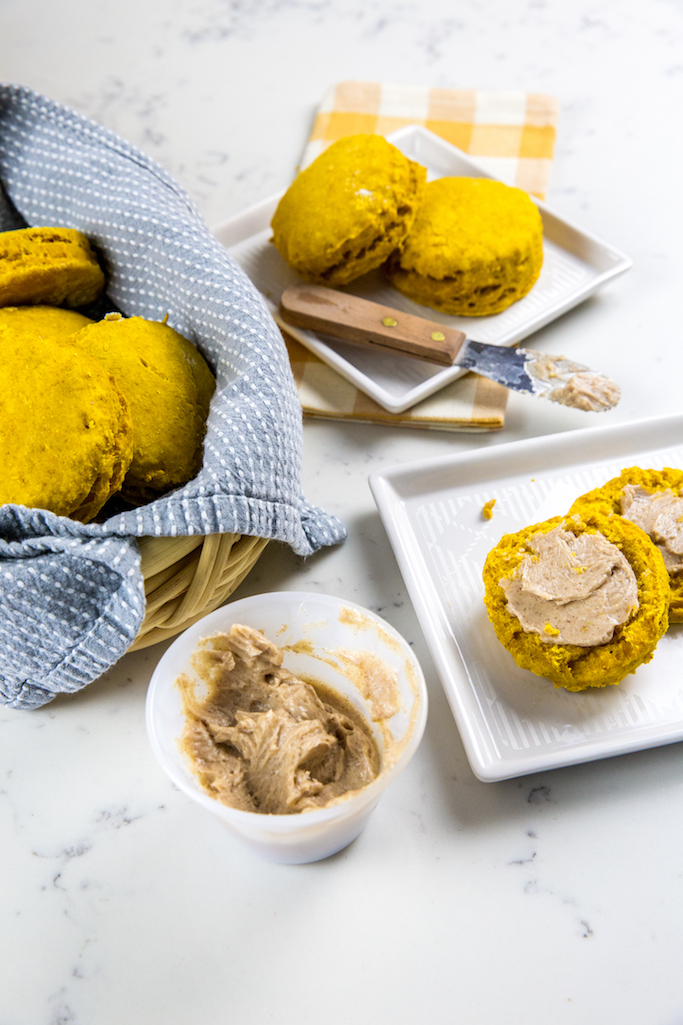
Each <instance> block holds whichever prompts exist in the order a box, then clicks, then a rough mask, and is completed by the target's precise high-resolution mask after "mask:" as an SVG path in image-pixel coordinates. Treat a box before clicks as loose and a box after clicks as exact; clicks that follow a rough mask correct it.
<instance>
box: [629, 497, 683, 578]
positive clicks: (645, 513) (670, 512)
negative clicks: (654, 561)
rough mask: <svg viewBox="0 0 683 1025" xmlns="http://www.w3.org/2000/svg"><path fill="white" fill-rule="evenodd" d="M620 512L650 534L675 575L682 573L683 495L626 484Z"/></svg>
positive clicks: (668, 568)
mask: <svg viewBox="0 0 683 1025" xmlns="http://www.w3.org/2000/svg"><path fill="white" fill-rule="evenodd" d="M621 515H622V516H625V517H626V519H627V520H630V521H631V523H635V524H636V526H637V527H640V529H641V530H644V531H645V533H646V534H649V535H650V537H651V538H652V540H653V541H654V543H655V544H656V546H657V548H659V550H660V552H661V553H662V556H663V557H664V565H665V566H666V568H667V570H668V571H669V573H671V575H672V576H673V575H674V574H677V573H681V572H683V498H678V497H677V496H676V495H675V494H674V492H673V491H672V490H671V489H670V488H666V490H665V491H655V492H654V493H653V492H651V491H648V490H647V489H646V488H643V487H640V486H639V485H636V484H627V485H626V487H625V488H624V490H623V491H622V493H621Z"/></svg>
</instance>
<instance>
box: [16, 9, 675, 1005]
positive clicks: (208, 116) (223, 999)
mask: <svg viewBox="0 0 683 1025" xmlns="http://www.w3.org/2000/svg"><path fill="white" fill-rule="evenodd" d="M682 42H683V10H682V9H681V6H680V4H678V3H673V2H668V0H651V2H650V3H647V4H643V3H641V2H639V0H600V2H599V3H595V2H593V3H588V2H587V0H578V2H577V3H575V4H567V3H564V2H563V0H521V2H520V3H513V2H511V0H487V2H484V0H460V2H458V3H457V4H454V3H453V2H452V0H432V2H430V3H429V4H419V3H417V2H408V0H406V2H403V0H365V2H361V0H249V2H243V0H191V2H190V0H164V2H162V0H148V2H147V3H144V4H141V3H139V2H138V0H119V2H118V3H117V4H116V5H111V4H108V3H107V2H106V0H87V2H86V0H72V2H71V3H69V4H53V3H52V4H51V3H49V2H48V0H0V68H2V75H3V77H4V78H5V79H6V80H8V81H16V82H22V83H24V84H26V85H29V86H31V87H32V88H35V89H39V90H41V91H43V92H45V93H46V94H47V95H49V96H50V97H52V98H53V99H55V100H58V101H61V102H66V103H69V104H71V105H72V106H73V107H75V108H76V109H77V110H78V111H80V112H81V113H83V114H85V115H87V116H90V117H92V118H94V119H96V120H97V121H100V122H102V123H104V124H105V125H108V126H109V127H111V128H113V129H114V130H115V131H117V132H119V133H121V134H122V135H124V136H126V137H127V138H129V139H130V140H131V142H133V143H135V144H136V145H138V146H140V147H141V148H142V149H143V150H145V151H146V152H147V153H149V154H150V155H151V156H152V157H154V158H155V159H156V160H158V161H159V162H160V163H161V164H162V165H163V166H164V167H165V168H167V169H168V171H169V172H170V173H171V174H173V175H174V176H175V177H176V178H177V179H178V180H179V181H180V183H181V184H182V185H183V186H184V187H185V188H186V189H187V190H188V192H189V193H190V195H191V196H192V198H193V199H194V200H195V202H196V203H197V204H198V206H199V208H200V210H201V212H202V213H203V215H204V216H205V218H206V219H207V221H208V222H209V223H210V224H215V223H217V222H219V221H220V220H222V219H224V218H226V217H229V216H231V215H233V214H234V213H236V212H238V211H240V210H243V209H245V208H246V207H248V206H249V205H250V204H252V203H254V202H257V201H259V200H261V199H263V198H265V197H266V196H268V195H270V194H272V193H273V192H275V191H277V190H278V189H281V188H283V187H285V186H286V185H287V183H288V182H289V181H290V180H291V177H292V175H293V174H294V172H295V168H296V166H297V163H298V160H299V158H300V156H301V153H302V150H303V147H304V144H305V142H306V140H307V137H308V133H309V129H310V125H311V122H312V118H313V114H314V111H315V109H316V106H317V105H318V103H319V102H320V100H321V98H322V96H323V94H324V93H325V91H326V90H327V89H328V88H329V86H330V85H332V84H334V83H335V82H339V81H344V80H349V79H354V78H355V79H358V80H362V81H392V82H406V83H409V84H432V85H437V86H443V87H459V88H488V89H501V90H506V89H514V90H529V91H539V92H547V93H550V94H552V95H555V96H557V98H558V100H559V105H560V122H559V132H558V139H557V149H556V157H555V161H554V165H553V171H552V177H551V185H550V191H549V195H548V201H549V202H550V203H551V204H552V205H554V206H556V207H557V209H558V211H559V212H560V213H562V214H563V216H565V217H567V218H569V219H574V220H575V221H576V222H577V223H578V224H580V225H581V226H582V227H585V228H586V229H588V230H590V231H593V232H594V233H595V234H597V235H599V236H600V237H602V238H604V239H606V240H608V241H610V242H611V243H612V244H613V245H615V246H616V247H618V248H620V249H623V250H624V251H625V252H627V253H628V254H629V255H630V256H631V257H632V258H633V259H634V268H633V270H632V271H630V272H629V274H628V275H626V276H624V278H622V279H620V280H619V281H617V282H615V283H613V284H612V285H610V286H609V287H608V288H606V289H605V290H604V291H603V292H601V293H600V294H599V295H598V296H596V297H595V298H594V299H592V300H590V301H589V302H587V303H585V304H583V305H582V306H580V307H577V308H576V309H575V310H573V311H572V312H570V313H569V314H567V315H565V316H564V317H562V318H561V319H560V320H559V321H557V322H555V323H554V324H552V325H550V326H548V327H546V328H544V329H542V330H541V331H540V332H539V334H538V337H537V338H535V339H534V347H535V348H538V349H539V350H542V351H549V352H553V353H557V354H566V355H568V356H569V357H570V358H572V359H575V360H577V361H578V362H583V363H586V364H587V365H597V364H598V362H599V365H600V368H601V369H602V370H603V371H604V372H605V373H607V374H609V375H610V376H611V377H613V378H614V379H615V380H617V381H618V382H619V384H620V385H621V387H622V392H623V398H622V401H621V403H620V405H619V406H618V407H617V409H616V410H614V411H612V412H610V413H608V414H601V415H599V414H583V413H580V412H578V411H576V410H570V409H562V408H560V407H557V408H555V407H554V406H552V407H551V406H550V404H546V405H548V406H549V408H547V409H546V408H545V406H544V404H543V403H533V402H529V400H527V399H525V398H524V397H521V396H520V397H518V396H512V397H511V399H510V403H509V406H508V412H507V419H506V428H505V431H504V432H501V434H500V435H497V436H493V435H492V436H483V435H478V436H472V435H457V434H455V435H448V434H440V433H438V432H432V431H417V430H414V431H413V430H402V429H398V428H391V427H380V426H367V425H361V424H353V425H346V426H344V425H341V424H334V423H325V422H322V421H320V422H311V423H307V424H306V426H305V439H304V480H303V488H304V492H305V493H306V495H307V497H308V499H309V500H310V501H311V502H314V503H316V504H318V505H321V506H323V507H324V508H326V509H329V510H330V511H332V512H334V513H335V514H336V515H338V516H339V517H340V518H341V519H342V520H344V522H345V523H346V525H347V527H348V530H349V537H348V540H347V541H346V542H345V543H344V545H342V546H339V547H336V548H331V549H327V550H325V551H322V552H320V553H318V554H316V555H315V556H312V557H310V558H307V559H301V558H298V557H297V556H295V555H293V553H292V552H291V551H290V550H289V549H288V548H286V547H285V546H282V545H278V544H272V545H271V546H269V548H268V549H267V550H266V552H265V554H264V555H263V556H262V558H261V560H260V561H259V563H258V564H257V565H256V567H255V569H254V570H253V572H252V573H251V575H250V576H249V577H248V578H247V580H246V581H245V582H244V583H243V584H242V585H241V587H240V589H239V590H238V592H237V594H236V597H242V596H244V595H247V594H252V593H258V592H259V591H266V590H276V589H282V590H287V589H292V590H294V589H297V590H306V589H310V590H314V591H320V592H323V593H330V594H338V595H341V596H343V597H346V598H349V599H350V600H353V601H356V602H359V603H360V604H362V605H364V606H366V607H368V608H371V609H373V610H374V611H377V612H378V613H379V614H380V615H382V616H384V617H385V618H386V619H387V620H388V621H389V622H391V623H392V624H393V625H394V626H395V627H396V628H397V629H398V630H399V631H400V632H401V633H402V634H403V635H404V636H405V637H406V638H407V639H408V640H409V642H410V643H411V644H412V646H413V648H414V650H415V652H416V654H417V656H418V658H419V659H420V661H421V663H422V665H423V667H424V669H425V673H426V676H427V681H428V687H429V691H430V715H429V722H428V724H427V731H426V734H425V737H424V740H423V742H422V745H421V747H420V750H419V751H418V753H417V755H416V756H415V758H414V760H413V762H411V765H410V767H409V769H408V770H407V771H406V772H405V773H404V774H403V775H402V776H401V778H400V779H399V780H397V781H396V782H395V784H393V785H392V787H391V788H390V789H389V790H388V791H387V792H386V794H385V795H384V797H383V798H382V801H381V802H380V804H379V806H378V808H377V810H376V812H375V813H374V814H373V817H372V819H371V821H370V823H369V825H368V827H367V828H366V830H365V831H364V832H363V833H362V834H361V836H360V837H359V838H358V840H357V841H355V842H354V843H353V844H352V845H351V846H350V847H348V848H347V849H346V850H344V851H342V852H340V853H339V854H338V855H335V856H334V857H333V858H331V859H328V860H327V861H325V862H320V863H318V864H315V865H309V866H299V867H296V868H289V867H287V866H279V865H270V864H268V863H266V862H261V861H259V860H258V859H257V858H255V857H254V856H252V855H250V854H249V853H248V851H246V849H243V848H242V847H241V846H240V845H239V844H237V843H235V842H234V841H232V840H231V838H230V837H229V836H228V835H226V834H225V833H224V832H223V830H222V829H221V827H220V824H218V823H215V822H213V820H212V819H211V818H210V817H209V816H206V815H204V814H203V813H202V810H201V809H200V808H197V807H195V806H193V805H191V804H190V802H189V800H187V799H186V798H185V797H184V795H183V794H181V793H180V792H179V791H177V790H175V789H174V788H173V787H172V786H171V785H170V783H168V781H167V780H166V778H165V777H164V776H163V774H162V773H161V770H160V769H159V768H158V766H157V764H156V762H155V760H154V758H153V756H152V754H151V751H150V749H149V745H148V742H147V737H146V733H145V725H144V699H145V691H146V686H147V683H148V681H149V678H150V675H151V672H152V670H153V667H154V665H155V664H156V661H157V659H158V658H159V657H160V656H161V654H162V653H163V651H164V650H165V647H166V645H159V646H157V647H154V648H151V649H146V650H143V651H142V652H137V653H134V654H132V655H127V656H125V657H124V658H123V659H122V660H121V662H120V663H119V664H118V665H117V666H115V667H114V669H112V670H111V671H110V672H109V673H107V674H106V675H105V677H103V678H102V679H100V680H98V681H96V682H95V683H94V684H92V685H91V686H90V687H88V688H87V689H86V690H85V691H84V692H83V693H81V694H77V695H74V696H72V697H63V698H59V699H57V700H56V701H55V702H53V703H52V704H51V705H50V706H48V707H47V708H45V709H40V710H38V711H35V712H26V713H20V712H11V711H8V710H7V709H3V710H0V869H1V871H0V920H1V921H2V928H1V929H0V955H1V956H0V1025H120V1023H121V1022H126V1025H156V1023H157V1022H160V1023H161V1022H163V1025H187V1023H188V1022H192V1023H195V1022H201V1021H210V1022H214V1021H216V1022H221V1023H222V1022H224V1021H225V1022H228V1021H230V1022H232V1021H239V1022H241V1023H243V1025H263V1023H264V1022H269V1021H277V1022H278V1025H301V1023H302V1022H309V1021H313V1020H315V1021H319V1020H321V1017H324V1019H325V1021H326V1022H327V1023H328V1025H346V1023H347V1022H348V1021H354V1022H357V1023H358V1025H370V1023H375V1022H380V1023H382V1025H383V1023H385V1022H390V1023H391V1025H414V1023H415V1022H416V1021H429V1022H430V1023H434V1025H451V1023H452V1022H455V1021H457V1022H463V1023H467V1025H493V1023H498V1022H505V1023H506V1025H508V1023H509V1025H549V1023H552V1025H598V1023H599V1025H602V1023H604V1022H619V1025H643V1023H647V1025H680V1023H681V1021H683V997H682V996H681V989H680V984H679V982H678V979H679V976H680V962H681V957H682V956H683V876H682V874H681V868H680V865H681V857H682V854H683V851H682V847H683V842H682V838H681V828H680V818H681V815H680V809H681V802H682V800H683V761H682V760H681V758H680V750H679V747H680V746H679V745H671V746H669V747H662V748H658V749H653V750H649V751H642V752H639V753H638V754H634V755H627V756H622V757H619V758H613V759H609V760H606V761H602V762H592V763H588V764H586V765H578V766H574V767H572V768H567V769H560V770H556V771H554V772H547V773H540V774H538V775H537V776H532V777H528V778H525V779H521V780H512V781H507V782H504V783H500V784H484V783H480V782H479V781H478V780H476V779H475V778H474V777H473V775H472V773H471V771H470V768H469V765H468V762H467V759H466V757H465V752H464V750H463V747H462V743H461V741H460V738H459V736H458V732H457V729H456V727H455V723H454V720H453V715H452V713H451V709H450V708H449V706H448V703H447V701H446V698H445V696H444V692H443V690H442V688H441V685H440V682H439V678H438V675H437V671H436V667H435V666H434V665H433V664H432V662H431V660H430V657H429V654H428V652H427V648H426V645H425V642H424V639H423V637H422V635H421V632H420V629H419V626H418V624H417V620H416V618H415V614H414V612H413V609H412V606H411V603H410V600H409V598H408V595H407V593H406V589H405V585H404V583H403V580H402V577H401V573H400V571H399V568H398V566H397V565H396V562H395V560H394V557H393V555H392V552H391V549H390V547H389V544H388V541H387V539H386V535H385V533H384V530H383V528H382V526H381V523H380V522H379V519H378V516H377V513H376V510H375V507H374V504H373V501H372V497H371V495H370V491H369V489H368V485H367V476H368V473H369V472H370V471H371V470H372V469H374V468H376V467H383V466H390V465H393V464H394V463H400V462H408V461H412V460H421V459H428V458H432V457H435V456H439V455H445V454H448V453H451V452H453V451H454V450H456V451H462V452H466V451H479V450H483V449H486V448H488V447H489V446H491V445H498V444H501V443H503V442H505V441H508V440H510V441H511V440H517V439H523V438H529V437H535V436H539V435H543V434H551V433H555V432H558V431H568V430H571V431H573V430H576V429H579V428H581V427H584V426H595V425H598V424H604V425H605V426H607V425H609V424H615V423H625V422H630V421H632V420H635V419H638V418H640V417H649V416H655V415H659V414H662V415H663V414H667V413H674V412H679V411H680V379H681V373H683V355H682V353H681V345H680V337H679V335H680V330H679V327H678V324H679V316H680V314H679V301H678V295H679V293H680V280H681V277H682V275H683V267H682V266H681V264H682V263H683V256H682V254H681V248H680V238H681V234H682V232H683V223H682V219H681V213H680V201H679V193H680V166H681V159H680V157H681V154H680V148H681V144H680V132H679V131H678V130H677V125H678V123H679V121H680V110H681V106H682V103H683V60H682V59H681V52H682V51H681V43H682ZM644 343H645V344H644ZM598 354H599V357H600V358H599V361H598ZM598 416H601V419H596V417H598ZM331 968H334V969H335V970H336V971H337V976H336V978H337V980H341V982H339V981H336V982H334V983H331V982H330V978H331ZM331 988H332V992H333V995H332V997H330V990H331ZM322 1008H324V1012H323V1011H322V1010H321V1009H322Z"/></svg>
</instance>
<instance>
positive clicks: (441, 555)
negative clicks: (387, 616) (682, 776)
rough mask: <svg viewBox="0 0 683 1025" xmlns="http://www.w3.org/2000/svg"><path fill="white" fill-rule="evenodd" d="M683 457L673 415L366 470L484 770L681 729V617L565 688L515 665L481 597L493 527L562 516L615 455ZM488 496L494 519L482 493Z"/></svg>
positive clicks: (645, 460)
mask: <svg viewBox="0 0 683 1025" xmlns="http://www.w3.org/2000/svg"><path fill="white" fill-rule="evenodd" d="M635 465H638V466H642V467H651V468H655V469H660V468H661V467H663V466H675V467H683V416H676V417H666V418H661V419H655V420H644V421H641V422H638V423H634V424H629V425H625V426H621V425H617V426H614V427H607V428H595V429H587V430H580V431H572V432H570V433H567V434H556V435H551V436H549V437H544V438H536V439H533V440H530V441H520V442H514V443H512V444H509V445H499V446H495V447H493V448H490V449H488V450H487V451H481V450H477V451H476V452H471V453H467V454H464V455H460V456H452V457H447V458H440V459H434V460H430V461H428V462H424V463H412V464H404V465H403V466H397V467H393V468H389V469H387V470H381V471H376V472H375V473H373V474H372V476H371V478H370V486H371V488H372V492H373V494H374V497H375V501H376V502H377V506H378V508H379V512H380V515H381V517H382V520H383V522H384V526H385V527H386V530H387V533H388V535H389V538H390V541H391V544H392V546H393V549H394V552H395V553H396V558H397V560H398V563H399V566H400V568H401V571H402V573H403V576H404V578H405V581H406V584H407V586H408V590H409V592H410V595H411V598H412V601H413V604H414V606H415V610H416V612H417V615H418V618H419V620H420V623H421V625H422V629H423V631H424V634H425V637H426V639H427V643H428V645H429V647H430V650H431V653H432V656H433V658H434V661H435V663H436V666H437V669H438V672H439V675H440V677H441V682H442V684H443V686H444V689H445V691H446V694H447V696H448V700H449V703H450V705H451V709H452V711H453V715H454V717H455V720H456V723H457V725H458V728H459V730H460V734H461V736H462V739H463V743H464V745H465V749H466V751H467V756H468V758H469V760H470V764H471V766H472V769H473V771H474V773H475V774H476V775H477V776H478V777H479V779H481V780H485V781H493V780H501V779H508V778H510V777H513V776H522V775H524V774H526V773H530V772H537V771H539V770H541V769H553V768H557V767H558V766H561V765H571V764H574V763H578V762H587V761H591V760H593V759H597V758H607V757H609V756H610V755H616V754H622V753H624V752H627V751H637V750H640V749H642V748H648V747H656V746H658V745H661V744H669V743H672V742H673V741H677V740H682V739H683V673H682V672H681V666H682V665H683V662H682V657H683V626H672V627H670V628H669V631H668V632H667V634H666V635H665V636H664V637H663V638H662V640H661V641H660V642H659V645H658V647H657V651H656V652H655V655H654V658H653V659H652V661H651V662H649V663H648V664H647V665H643V666H641V667H640V668H639V669H638V671H637V673H636V674H635V675H631V676H628V677H627V678H626V679H625V680H624V681H623V682H622V683H621V684H620V685H619V686H618V687H606V688H604V690H595V691H592V690H590V691H583V692H581V693H574V694H572V693H570V692H568V691H566V690H564V689H556V688H555V687H553V685H552V684H551V683H550V682H549V681H548V680H544V679H541V678H540V677H537V676H534V675H533V674H532V673H529V672H526V671H525V670H523V669H519V668H518V667H517V666H516V665H515V663H514V661H513V659H512V656H511V655H510V654H509V653H508V652H507V651H506V650H505V649H504V648H503V647H502V646H501V645H500V644H499V642H498V640H497V639H496V636H495V633H494V631H493V627H492V626H491V624H490V623H489V621H488V618H487V615H486V610H485V608H484V603H483V594H484V586H483V583H482V579H481V573H482V568H483V565H484V560H485V558H486V556H487V554H488V552H489V551H490V550H491V548H492V547H493V546H494V545H495V544H496V543H497V542H498V540H499V539H500V538H501V537H502V535H503V534H507V533H510V532H514V531H516V530H519V529H520V528H521V527H523V526H527V525H528V524H531V523H538V522H540V521H542V520H545V519H548V518H549V517H550V516H555V515H563V514H565V513H566V512H567V510H568V509H569V506H570V505H571V503H572V502H573V501H574V499H575V498H577V497H578V496H579V495H580V494H583V493H584V492H585V491H588V490H590V489H591V488H593V487H596V486H598V485H600V484H603V483H604V482H605V481H607V480H609V479H610V478H611V477H615V476H617V474H619V473H620V472H621V470H622V469H623V468H624V467H627V466H635ZM492 498H495V499H496V505H495V507H494V515H493V518H492V519H491V520H489V521H487V520H485V519H484V518H483V516H482V512H481V510H482V506H483V505H484V503H485V502H487V501H489V499H492Z"/></svg>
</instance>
